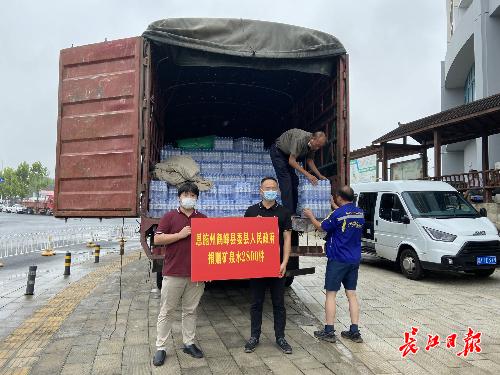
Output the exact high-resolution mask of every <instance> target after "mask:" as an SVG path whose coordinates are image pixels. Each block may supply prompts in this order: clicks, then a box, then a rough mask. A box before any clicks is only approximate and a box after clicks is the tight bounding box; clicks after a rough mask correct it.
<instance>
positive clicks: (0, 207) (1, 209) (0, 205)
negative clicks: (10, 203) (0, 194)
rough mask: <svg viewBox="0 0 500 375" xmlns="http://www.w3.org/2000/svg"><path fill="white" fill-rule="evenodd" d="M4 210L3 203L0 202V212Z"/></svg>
mask: <svg viewBox="0 0 500 375" xmlns="http://www.w3.org/2000/svg"><path fill="white" fill-rule="evenodd" d="M4 210H5V206H4V205H3V204H0V212H3V211H4Z"/></svg>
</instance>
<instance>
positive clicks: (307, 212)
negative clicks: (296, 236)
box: [304, 208, 322, 230]
mask: <svg viewBox="0 0 500 375" xmlns="http://www.w3.org/2000/svg"><path fill="white" fill-rule="evenodd" d="M304 216H305V217H307V218H308V219H309V220H311V224H312V225H314V227H315V228H316V230H321V229H322V228H321V223H320V222H319V221H318V219H316V217H315V216H314V213H313V212H312V210H311V209H310V208H304Z"/></svg>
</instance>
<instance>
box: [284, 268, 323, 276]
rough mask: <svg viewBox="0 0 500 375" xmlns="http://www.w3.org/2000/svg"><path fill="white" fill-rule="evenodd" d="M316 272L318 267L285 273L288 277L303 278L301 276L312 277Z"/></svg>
mask: <svg viewBox="0 0 500 375" xmlns="http://www.w3.org/2000/svg"><path fill="white" fill-rule="evenodd" d="M315 272H316V267H309V268H301V269H298V270H288V271H286V273H285V276H286V277H291V276H301V275H311V274H313V273H315Z"/></svg>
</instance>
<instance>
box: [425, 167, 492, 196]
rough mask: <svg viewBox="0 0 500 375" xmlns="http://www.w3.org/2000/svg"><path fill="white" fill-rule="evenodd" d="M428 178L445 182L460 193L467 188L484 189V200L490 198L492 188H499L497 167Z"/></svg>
mask: <svg viewBox="0 0 500 375" xmlns="http://www.w3.org/2000/svg"><path fill="white" fill-rule="evenodd" d="M428 179H429V180H434V181H444V182H447V183H449V184H450V185H451V186H453V187H454V188H455V189H457V190H458V191H460V192H462V193H465V192H467V191H468V190H484V201H485V202H489V201H490V200H491V197H492V195H493V190H495V189H500V170H498V169H489V170H486V171H473V172H467V173H456V174H451V175H445V176H440V177H428Z"/></svg>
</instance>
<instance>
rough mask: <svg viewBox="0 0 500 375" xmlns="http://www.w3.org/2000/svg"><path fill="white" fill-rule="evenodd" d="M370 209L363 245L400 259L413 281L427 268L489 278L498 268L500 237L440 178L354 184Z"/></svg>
mask: <svg viewBox="0 0 500 375" xmlns="http://www.w3.org/2000/svg"><path fill="white" fill-rule="evenodd" d="M352 188H353V189H354V192H355V194H356V203H357V205H358V206H359V207H360V208H362V209H363V210H364V212H365V222H366V224H365V227H364V230H363V240H362V242H363V243H362V246H363V250H364V251H366V252H370V253H374V254H376V255H377V256H379V257H382V258H385V259H389V260H391V261H394V262H397V263H398V264H399V266H400V268H401V271H402V272H403V274H404V275H405V276H406V277H408V278H409V279H412V280H417V279H420V278H422V277H423V276H424V271H425V270H454V271H465V272H468V273H473V274H475V275H477V276H479V277H488V276H490V275H491V274H493V272H495V268H496V267H498V260H499V258H500V237H499V232H498V230H497V228H496V227H495V225H494V224H493V223H492V222H491V221H490V220H488V219H487V218H486V217H485V216H486V210H484V209H482V210H481V211H480V212H481V214H480V213H478V212H477V211H476V209H475V208H474V207H473V206H472V205H471V204H470V203H469V202H467V201H466V200H465V199H464V198H463V197H462V195H461V194H460V193H459V192H457V191H456V190H455V189H454V188H453V187H452V186H450V185H449V184H447V183H445V182H440V181H387V182H386V181H384V182H370V183H361V184H354V185H352Z"/></svg>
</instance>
